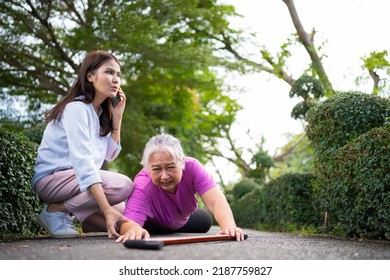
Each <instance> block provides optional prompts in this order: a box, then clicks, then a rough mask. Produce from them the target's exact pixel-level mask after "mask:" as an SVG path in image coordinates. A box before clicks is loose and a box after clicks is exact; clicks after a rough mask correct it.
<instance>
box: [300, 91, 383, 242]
mask: <svg viewBox="0 0 390 280" xmlns="http://www.w3.org/2000/svg"><path fill="white" fill-rule="evenodd" d="M389 116H390V100H389V99H388V98H382V97H379V96H376V95H368V94H364V93H360V92H350V93H349V92H343V93H340V94H338V95H336V96H334V97H332V98H330V99H328V100H326V101H324V102H323V103H322V104H320V105H318V106H317V107H315V108H314V109H312V110H310V111H309V112H308V114H307V119H306V120H307V121H308V125H307V127H306V132H307V135H308V137H309V139H310V141H311V143H312V145H313V147H315V150H316V161H315V162H316V164H315V165H316V167H315V174H316V177H317V179H316V181H315V183H314V185H315V191H316V196H317V199H316V200H317V201H318V203H319V208H320V209H321V211H323V212H325V211H327V212H328V216H329V221H328V222H329V224H328V229H329V230H330V231H331V232H333V233H336V234H340V235H348V236H356V237H365V238H372V239H378V238H379V239H389V234H390V233H389V232H390V227H389V218H390V216H389V215H390V211H389V209H390V207H389V205H390V204H389V173H390V172H389V171H390V169H389V166H390V164H389V160H390V159H389V158H390V153H389V133H388V125H386V121H387V120H388V118H389Z"/></svg>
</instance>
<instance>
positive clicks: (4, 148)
mask: <svg viewBox="0 0 390 280" xmlns="http://www.w3.org/2000/svg"><path fill="white" fill-rule="evenodd" d="M0 141H1V146H0V171H1V173H0V239H2V240H4V239H7V238H18V237H24V236H29V235H33V234H36V233H38V232H39V231H40V230H41V227H40V226H38V224H37V223H36V222H35V216H36V213H37V212H39V211H40V210H41V208H42V203H41V202H40V200H39V199H38V197H37V196H36V195H35V194H34V193H33V191H32V187H31V179H32V176H33V173H34V162H35V157H36V150H37V145H36V144H34V143H32V142H30V141H29V140H28V139H27V138H26V137H25V136H24V135H23V134H19V133H12V132H10V131H8V130H6V129H4V128H1V127H0Z"/></svg>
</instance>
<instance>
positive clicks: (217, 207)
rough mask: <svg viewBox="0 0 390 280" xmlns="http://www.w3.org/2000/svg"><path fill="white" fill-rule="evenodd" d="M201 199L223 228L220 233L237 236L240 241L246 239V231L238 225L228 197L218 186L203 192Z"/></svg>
mask: <svg viewBox="0 0 390 280" xmlns="http://www.w3.org/2000/svg"><path fill="white" fill-rule="evenodd" d="M201 199H202V201H203V203H204V204H205V205H206V207H207V209H208V210H209V211H210V212H211V213H212V214H213V216H214V218H215V220H216V221H217V222H218V224H219V227H220V228H221V231H220V232H219V234H227V235H230V236H235V237H236V240H238V241H239V240H244V233H243V231H242V229H241V228H239V227H237V225H236V222H235V221H234V217H233V213H232V210H231V208H230V206H229V204H228V202H227V200H226V197H225V195H224V194H223V193H222V191H221V190H220V188H219V187H218V186H215V187H213V188H211V189H210V190H208V191H207V192H205V193H204V194H202V195H201Z"/></svg>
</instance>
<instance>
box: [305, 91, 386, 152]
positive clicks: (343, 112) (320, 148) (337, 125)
mask: <svg viewBox="0 0 390 280" xmlns="http://www.w3.org/2000/svg"><path fill="white" fill-rule="evenodd" d="M389 116H390V100H389V99H386V98H381V97H379V96H376V95H368V94H365V93H361V92H341V93H339V94H337V95H335V96H334V97H332V98H330V99H328V100H326V101H324V102H322V103H321V104H319V105H318V106H316V107H314V108H312V109H311V110H310V111H309V112H308V113H307V118H306V121H307V122H308V125H307V126H306V133H307V136H308V137H309V139H310V141H311V143H312V145H313V147H314V148H315V150H316V152H317V153H319V154H321V153H323V152H325V151H327V150H329V149H331V150H335V149H338V148H340V147H342V146H344V145H345V144H347V143H348V142H349V141H351V140H352V139H354V138H356V137H358V136H359V135H362V134H363V133H365V132H367V131H369V130H371V129H373V128H375V127H379V126H382V125H383V124H384V123H385V121H386V118H388V117H389Z"/></svg>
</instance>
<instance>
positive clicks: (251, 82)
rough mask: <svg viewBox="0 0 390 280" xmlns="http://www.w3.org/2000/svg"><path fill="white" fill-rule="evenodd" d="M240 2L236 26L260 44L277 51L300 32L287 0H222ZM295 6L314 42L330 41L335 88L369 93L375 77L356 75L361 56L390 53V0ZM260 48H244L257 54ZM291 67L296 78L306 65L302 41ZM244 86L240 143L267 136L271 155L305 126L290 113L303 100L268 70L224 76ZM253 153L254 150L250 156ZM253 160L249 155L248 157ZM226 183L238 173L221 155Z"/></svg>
mask: <svg viewBox="0 0 390 280" xmlns="http://www.w3.org/2000/svg"><path fill="white" fill-rule="evenodd" d="M221 2H222V3H225V4H231V5H233V6H235V8H236V11H237V12H238V13H239V14H241V15H242V16H243V17H242V18H239V19H235V20H234V21H231V23H232V25H233V26H234V27H240V28H243V29H244V30H245V31H246V32H254V33H256V37H255V43H256V44H258V45H264V46H266V47H267V48H268V49H269V51H271V52H272V53H273V54H276V53H277V52H278V50H279V49H280V45H282V44H283V43H285V42H286V40H287V38H289V37H290V35H291V34H293V33H296V30H295V28H294V25H293V23H292V20H291V17H290V15H289V13H288V9H287V6H286V5H285V4H284V2H283V1H282V0H221ZM294 3H295V7H296V9H297V11H298V15H299V17H300V20H301V22H302V24H303V26H304V28H305V31H306V32H307V33H310V32H311V31H312V30H313V28H314V30H315V31H316V35H315V37H314V39H315V41H314V43H315V44H316V46H319V44H320V43H321V42H325V44H324V49H323V52H322V53H323V54H325V55H326V56H325V57H324V59H323V64H324V67H325V70H326V72H327V74H328V76H329V79H330V81H331V83H332V85H333V88H334V89H336V90H343V91H347V90H359V91H363V92H370V91H371V88H372V83H371V81H368V82H367V83H366V84H363V85H359V86H358V85H356V83H355V78H356V76H358V75H363V73H364V72H363V70H362V69H361V66H362V61H361V57H363V56H368V55H369V54H370V52H372V51H383V50H388V51H389V52H390V36H389V35H388V34H389V30H388V28H389V27H390V17H389V11H390V1H388V0H342V1H339V0H295V1H294ZM256 50H257V49H256V48H252V47H250V45H248V46H246V47H245V51H248V52H253V53H256ZM292 50H293V52H292V55H291V58H290V59H289V65H288V67H289V68H288V70H289V72H290V73H291V74H292V75H293V77H294V78H295V79H297V78H298V77H299V76H300V75H301V74H302V73H303V70H304V69H306V68H307V65H308V63H309V62H310V61H309V57H308V54H307V52H306V51H305V50H304V48H303V46H296V47H294V48H293V49H292ZM225 82H226V83H228V84H230V85H235V86H239V87H243V89H244V92H243V93H242V94H240V95H239V102H240V104H241V105H242V106H243V110H242V111H240V112H239V113H238V116H237V121H236V124H235V126H234V127H233V129H232V131H233V135H234V136H235V139H236V141H237V143H238V144H239V145H240V146H242V147H244V148H248V147H253V145H254V144H253V143H254V142H253V141H252V140H250V138H249V137H248V133H247V131H248V130H249V131H250V133H249V134H250V136H251V138H254V139H256V140H259V139H260V138H261V137H262V136H263V137H264V138H265V141H266V142H265V143H264V148H265V149H266V150H268V152H269V154H270V155H271V156H272V155H274V154H275V153H277V152H278V149H279V148H280V147H282V146H283V145H284V144H286V143H287V142H288V140H289V139H290V138H289V136H288V135H294V134H298V133H301V132H303V131H304V123H303V122H302V121H298V120H294V119H292V118H291V117H290V112H291V110H292V109H293V107H294V106H295V104H297V103H298V102H299V101H300V100H299V99H297V98H295V99H291V98H290V97H289V90H290V86H289V85H287V84H286V83H285V82H284V81H281V80H279V79H277V78H275V77H272V76H271V75H269V74H267V73H258V74H251V75H243V76H239V75H230V76H228V79H226V81H225ZM247 156H249V154H248V155H247ZM247 160H248V158H247ZM216 163H217V168H218V169H219V170H220V171H222V173H223V174H224V178H225V183H228V182H234V181H235V180H237V178H239V175H238V173H237V172H236V170H235V168H234V166H232V165H230V164H229V163H227V162H226V161H225V160H218V161H217V162H216Z"/></svg>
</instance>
